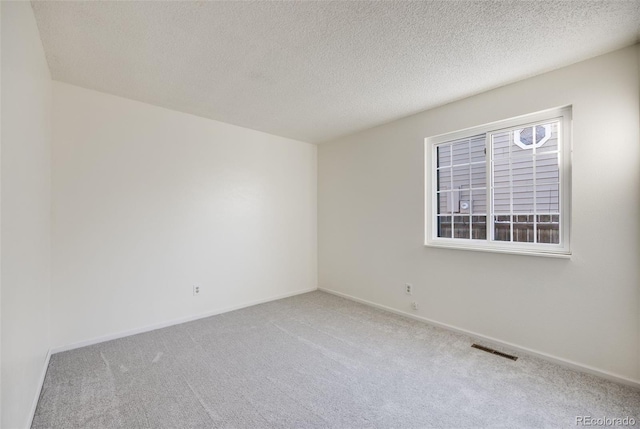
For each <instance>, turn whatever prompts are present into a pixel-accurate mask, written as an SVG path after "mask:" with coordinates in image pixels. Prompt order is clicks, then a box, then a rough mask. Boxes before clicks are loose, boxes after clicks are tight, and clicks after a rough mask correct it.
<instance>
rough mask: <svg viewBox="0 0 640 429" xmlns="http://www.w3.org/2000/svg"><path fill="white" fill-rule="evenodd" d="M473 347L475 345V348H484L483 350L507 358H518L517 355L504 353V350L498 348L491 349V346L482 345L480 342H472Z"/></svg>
mask: <svg viewBox="0 0 640 429" xmlns="http://www.w3.org/2000/svg"><path fill="white" fill-rule="evenodd" d="M471 347H473V348H474V349H478V350H482V351H483V352H487V353H491V354H494V355H498V356H501V357H503V358H507V359H511V360H518V357H517V356H512V355H508V354H506V353H502V352H499V351H497V350H494V349H490V348H489V347H485V346H481V345H479V344H472V345H471Z"/></svg>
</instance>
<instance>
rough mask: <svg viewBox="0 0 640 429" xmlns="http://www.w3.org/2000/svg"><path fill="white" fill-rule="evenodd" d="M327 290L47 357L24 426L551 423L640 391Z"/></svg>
mask: <svg viewBox="0 0 640 429" xmlns="http://www.w3.org/2000/svg"><path fill="white" fill-rule="evenodd" d="M471 343H472V340H471V339H470V338H468V337H465V336H463V335H460V334H456V333H452V332H449V331H446V330H443V329H439V328H434V327H431V326H429V325H426V324H423V323H420V322H417V321H413V320H410V319H406V318H403V317H399V316H396V315H394V314H390V313H387V312H384V311H380V310H377V309H373V308H370V307H366V306H364V305H361V304H357V303H354V302H351V301H348V300H345V299H342V298H339V297H336V296H333V295H329V294H326V293H323V292H311V293H308V294H304V295H299V296H296V297H292V298H287V299H283V300H279V301H274V302H270V303H267V304H262V305H257V306H254V307H250V308H246V309H242V310H238V311H234V312H231V313H226V314H222V315H219V316H214V317H210V318H207V319H201V320H198V321H195V322H190V323H185V324H182V325H178V326H173V327H169V328H164V329H160V330H157V331H153V332H148V333H144V334H140V335H135V336H132V337H127V338H122V339H119V340H114V341H110V342H106V343H102V344H97V345H94V346H89V347H85V348H82V349H78V350H72V351H69V352H64V353H58V354H55V355H53V356H52V357H51V362H50V365H49V369H48V372H47V376H46V380H45V384H44V389H43V392H42V395H41V397H40V402H39V404H38V408H37V411H36V416H35V419H34V423H33V428H127V429H136V428H153V429H156V428H219V427H220V428H251V429H254V428H256V429H259V428H483V427H484V428H494V427H502V428H543V427H544V428H560V427H576V416H592V417H605V416H606V417H612V418H615V417H620V418H622V417H626V416H629V417H632V418H634V419H635V421H636V422H637V423H636V425H638V426H640V391H638V390H635V389H632V388H629V387H625V386H622V385H618V384H615V383H611V382H607V381H603V380H601V379H599V378H596V377H593V376H590V375H586V374H582V373H578V372H575V371H571V370H568V369H564V368H562V367H559V366H557V365H553V364H550V363H547V362H545V361H542V360H539V359H536V358H532V357H527V356H520V359H518V360H517V361H516V362H513V361H510V360H508V359H505V358H502V357H498V356H495V355H491V354H488V353H485V352H483V351H479V350H476V349H473V348H471V347H470V345H471Z"/></svg>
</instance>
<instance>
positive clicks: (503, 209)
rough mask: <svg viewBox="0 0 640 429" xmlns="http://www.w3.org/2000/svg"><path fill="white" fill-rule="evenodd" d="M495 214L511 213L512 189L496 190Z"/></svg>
mask: <svg viewBox="0 0 640 429" xmlns="http://www.w3.org/2000/svg"><path fill="white" fill-rule="evenodd" d="M493 212H494V213H505V214H509V213H511V189H509V188H496V189H494V190H493Z"/></svg>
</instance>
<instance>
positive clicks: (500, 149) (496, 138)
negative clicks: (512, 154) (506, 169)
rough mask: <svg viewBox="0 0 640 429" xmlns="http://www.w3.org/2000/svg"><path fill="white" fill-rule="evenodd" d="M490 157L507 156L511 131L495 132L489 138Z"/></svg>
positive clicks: (503, 157) (504, 157)
mask: <svg viewBox="0 0 640 429" xmlns="http://www.w3.org/2000/svg"><path fill="white" fill-rule="evenodd" d="M491 140H492V141H491V154H492V159H506V158H509V146H510V145H511V141H512V139H511V133H510V132H505V133H496V134H493V137H492V139H491Z"/></svg>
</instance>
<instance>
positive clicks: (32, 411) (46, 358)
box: [27, 349, 51, 428]
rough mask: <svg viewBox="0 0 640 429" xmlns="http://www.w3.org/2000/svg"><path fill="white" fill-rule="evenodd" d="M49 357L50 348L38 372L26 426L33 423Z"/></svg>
mask: <svg viewBox="0 0 640 429" xmlns="http://www.w3.org/2000/svg"><path fill="white" fill-rule="evenodd" d="M50 359H51V349H49V350H47V356H46V357H45V358H44V366H43V367H42V371H41V373H40V379H39V380H38V389H37V390H36V395H35V397H34V398H33V402H32V403H31V411H30V412H29V425H28V426H27V428H30V427H31V425H32V424H33V418H34V417H35V416H36V408H37V407H38V400H39V399H40V394H41V393H42V387H43V386H44V378H45V377H46V375H47V369H48V368H49V360H50Z"/></svg>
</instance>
